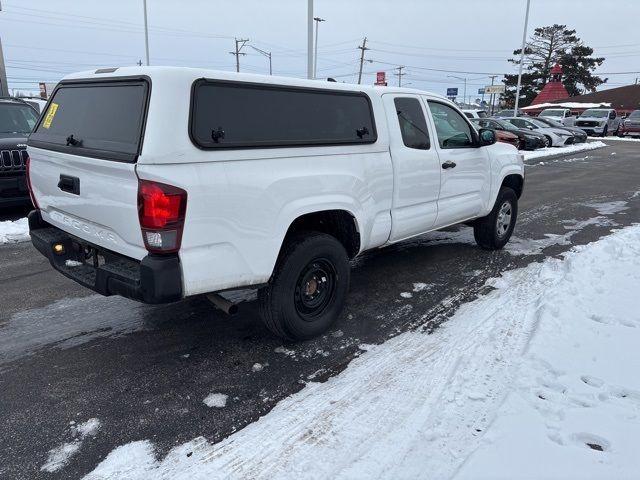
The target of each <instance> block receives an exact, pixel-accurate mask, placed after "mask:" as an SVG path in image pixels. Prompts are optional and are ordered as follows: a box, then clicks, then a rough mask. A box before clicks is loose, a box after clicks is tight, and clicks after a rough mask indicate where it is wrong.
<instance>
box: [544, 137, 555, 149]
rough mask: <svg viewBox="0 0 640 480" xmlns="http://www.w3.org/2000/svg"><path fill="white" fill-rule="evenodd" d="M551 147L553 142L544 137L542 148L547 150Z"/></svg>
mask: <svg viewBox="0 0 640 480" xmlns="http://www.w3.org/2000/svg"><path fill="white" fill-rule="evenodd" d="M552 145H553V141H552V140H551V137H550V136H549V135H545V136H544V147H545V148H548V147H551V146H552Z"/></svg>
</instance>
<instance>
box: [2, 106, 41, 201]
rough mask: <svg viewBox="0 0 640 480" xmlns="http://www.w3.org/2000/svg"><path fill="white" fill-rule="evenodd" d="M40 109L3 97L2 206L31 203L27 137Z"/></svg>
mask: <svg viewBox="0 0 640 480" xmlns="http://www.w3.org/2000/svg"><path fill="white" fill-rule="evenodd" d="M37 121H38V112H37V111H36V110H35V109H34V108H33V107H32V106H31V105H29V104H28V103H26V102H24V101H22V100H19V99H17V98H13V97H0V207H10V206H20V205H30V203H31V200H30V199H29V190H28V189H27V181H26V176H25V174H26V165H27V137H28V136H29V134H30V133H31V130H33V127H34V126H35V125H36V122H37Z"/></svg>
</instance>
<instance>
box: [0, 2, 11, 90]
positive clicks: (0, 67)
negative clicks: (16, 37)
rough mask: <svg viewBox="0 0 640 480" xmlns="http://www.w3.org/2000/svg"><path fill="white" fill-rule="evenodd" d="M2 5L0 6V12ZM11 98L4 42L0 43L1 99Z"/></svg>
mask: <svg viewBox="0 0 640 480" xmlns="http://www.w3.org/2000/svg"><path fill="white" fill-rule="evenodd" d="M1 11H2V4H0V12H1ZM8 96H9V84H8V83H7V70H6V68H5V66H4V53H3V51H2V41H0V97H8Z"/></svg>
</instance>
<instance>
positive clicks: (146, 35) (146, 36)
mask: <svg viewBox="0 0 640 480" xmlns="http://www.w3.org/2000/svg"><path fill="white" fill-rule="evenodd" d="M142 5H143V7H144V50H145V52H146V55H147V57H146V58H147V66H149V27H148V26H147V0H142Z"/></svg>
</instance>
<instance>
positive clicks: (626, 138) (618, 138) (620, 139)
mask: <svg viewBox="0 0 640 480" xmlns="http://www.w3.org/2000/svg"><path fill="white" fill-rule="evenodd" d="M588 138H589V140H601V138H602V137H588ZM610 140H613V141H616V142H640V138H638V137H635V138H633V137H606V138H605V141H607V142H608V141H610Z"/></svg>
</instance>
